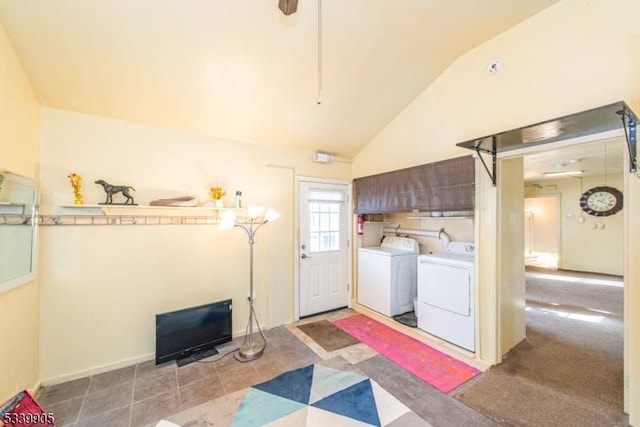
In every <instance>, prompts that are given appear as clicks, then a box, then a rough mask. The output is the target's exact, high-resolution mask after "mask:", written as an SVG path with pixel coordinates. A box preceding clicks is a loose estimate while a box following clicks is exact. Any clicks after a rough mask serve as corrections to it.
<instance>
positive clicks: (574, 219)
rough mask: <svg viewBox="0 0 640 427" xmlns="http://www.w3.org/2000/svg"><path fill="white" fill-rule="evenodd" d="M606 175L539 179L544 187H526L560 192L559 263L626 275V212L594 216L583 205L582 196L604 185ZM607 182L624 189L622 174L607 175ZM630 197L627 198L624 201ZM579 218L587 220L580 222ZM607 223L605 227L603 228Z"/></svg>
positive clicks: (528, 192) (539, 192)
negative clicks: (580, 202)
mask: <svg viewBox="0 0 640 427" xmlns="http://www.w3.org/2000/svg"><path fill="white" fill-rule="evenodd" d="M604 183H605V178H604V176H595V177H584V178H583V179H582V183H581V180H580V179H576V178H565V179H558V180H551V181H547V180H545V181H540V182H538V184H540V186H541V187H542V188H541V189H539V188H537V187H535V186H527V187H526V195H527V196H532V195H542V194H559V195H560V217H561V218H562V219H561V230H562V231H561V244H560V246H561V252H560V264H559V267H560V268H563V269H566V270H576V271H591V272H595V273H605V274H615V275H618V276H622V275H623V234H624V216H623V215H622V214H617V215H612V216H609V217H594V216H591V215H587V214H586V213H583V212H582V210H581V209H580V204H579V201H580V196H581V195H582V193H583V192H584V191H586V190H588V189H589V188H592V187H595V186H599V185H604ZM606 183H607V185H609V186H611V187H615V188H618V189H620V190H622V188H623V175H622V174H615V175H607V178H606ZM628 200H629V198H628V197H626V198H625V202H627V201H628ZM580 218H582V219H583V220H584V222H580ZM601 227H604V228H601Z"/></svg>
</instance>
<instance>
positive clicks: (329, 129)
mask: <svg viewBox="0 0 640 427" xmlns="http://www.w3.org/2000/svg"><path fill="white" fill-rule="evenodd" d="M319 1H322V2H321V3H320V4H319ZM558 1H559V0H482V1H478V0H348V1H345V0H300V1H299V6H298V12H297V13H295V14H293V15H291V16H289V17H285V16H284V15H283V14H282V13H281V12H280V11H279V10H278V8H277V4H278V0H224V1H223V0H49V1H42V0H0V20H1V21H2V24H3V26H4V28H5V30H6V31H7V33H8V35H9V37H10V40H11V41H12V43H13V45H14V47H15V49H16V51H17V52H18V55H19V57H20V58H21V61H22V62H23V65H24V68H25V70H26V72H27V74H28V76H29V78H30V79H31V82H32V85H33V87H34V89H35V91H36V93H37V95H38V97H39V99H40V101H41V103H42V104H43V105H45V106H49V107H53V108H60V109H64V110H71V111H78V112H83V113H89V114H95V115H100V116H105V117H113V118H118V119H124V120H128V121H133V122H139V123H145V124H150V125H156V126H162V127H167V128H174V129H180V130H185V131H189V132H196V133H202V134H206V135H211V136H215V137H220V138H225V139H229V140H235V141H247V142H253V143H257V144H262V145H269V146H277V147H283V148H289V149H297V150H307V151H316V150H322V151H326V152H330V153H333V154H335V155H338V156H343V157H352V156H353V155H355V154H356V153H357V152H358V151H359V150H360V149H361V148H362V147H363V146H364V145H365V144H367V143H368V142H369V141H370V140H371V138H372V137H374V136H375V135H376V134H377V133H378V132H379V131H380V130H381V129H382V128H383V127H384V126H385V125H386V124H387V123H388V122H389V121H390V120H392V119H393V117H395V115H397V114H398V113H399V112H400V111H401V110H402V109H403V108H404V107H405V106H407V105H408V104H409V103H410V102H411V101H412V100H413V99H414V98H415V97H416V96H417V95H418V94H420V93H421V92H422V91H423V90H424V89H425V88H426V87H427V86H428V85H429V84H430V83H431V82H432V81H433V80H434V79H435V78H436V77H437V76H438V75H439V74H440V73H442V72H443V70H445V69H446V68H447V67H448V66H449V65H450V64H451V63H452V62H453V61H455V59H456V58H457V57H459V56H460V55H462V54H464V53H465V52H467V51H469V50H470V49H473V48H474V47H475V46H477V45H479V44H482V43H483V42H485V41H486V40H488V39H490V38H492V37H494V36H495V35H497V34H499V33H501V32H503V31H505V30H507V29H509V28H510V27H512V26H514V25H517V24H518V23H519V22H521V21H522V20H524V19H526V18H528V17H530V16H531V15H533V14H535V13H537V12H539V11H541V10H542V9H544V8H546V7H548V6H550V5H552V4H554V3H556V2H558ZM319 5H321V6H322V13H321V16H322V35H321V37H319V31H318V26H319V19H318V18H319ZM319 40H321V42H322V43H321V45H322V49H321V62H322V63H321V66H319V64H318V62H319V61H318V60H319ZM490 59H492V58H488V60H490ZM319 70H320V71H319ZM320 76H321V86H322V88H321V91H320V90H319V82H320V79H319V77H320ZM318 102H320V103H318Z"/></svg>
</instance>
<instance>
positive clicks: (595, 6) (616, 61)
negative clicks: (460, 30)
mask: <svg viewBox="0 0 640 427" xmlns="http://www.w3.org/2000/svg"><path fill="white" fill-rule="evenodd" d="M637 16H640V2H638V1H636V0H614V1H581V0H565V1H563V2H560V3H558V4H556V5H554V6H552V7H550V8H548V9H546V10H544V11H543V12H541V13H540V14H538V15H536V16H534V17H532V18H530V19H529V20H527V21H525V22H523V23H522V24H520V25H518V26H517V27H515V28H512V29H510V30H508V31H506V32H504V33H502V34H501V35H499V36H497V37H495V38H494V39H492V40H490V41H489V42H487V43H484V44H482V45H481V46H478V47H477V48H475V49H474V50H472V51H471V52H469V53H467V54H465V55H463V56H461V57H460V58H458V60H456V62H454V63H453V64H452V65H451V66H450V67H449V68H448V69H447V70H446V71H445V72H444V73H442V75H441V76H440V77H439V78H438V79H437V80H436V81H435V82H434V83H433V84H432V85H430V86H429V87H428V88H427V89H426V90H425V91H424V92H423V93H422V94H420V95H419V96H418V97H417V98H416V99H415V100H414V102H413V103H411V104H410V105H409V106H408V107H407V108H406V109H405V110H404V111H403V112H401V113H400V114H399V115H398V116H397V117H396V118H395V119H394V120H393V121H392V122H391V123H389V124H388V125H387V126H386V127H385V129H384V130H383V131H382V132H381V133H380V134H379V135H377V136H376V137H375V138H374V139H373V141H372V142H371V143H370V144H369V145H368V146H367V147H366V148H365V149H364V150H362V151H361V152H360V153H359V154H358V156H356V158H355V159H354V164H353V174H354V177H360V176H366V175H370V174H374V173H379V172H384V171H389V170H394V169H400V168H405V167H409V166H412V165H416V164H423V163H429V162H433V161H437V160H441V159H445V158H451V157H457V156H460V155H464V154H466V153H467V151H465V150H461V149H459V148H458V147H456V146H455V144H456V143H458V142H461V141H465V140H469V139H474V138H478V137H481V136H484V135H491V134H492V133H496V132H500V131H505V130H508V129H513V128H517V127H520V126H524V125H528V124H532V123H536V122H539V121H543V120H546V119H551V118H554V117H560V116H563V115H566V114H570V113H574V112H577V111H582V110H586V109H589V108H593V107H596V106H600V105H605V104H609V103H612V102H616V101H620V100H624V101H627V102H630V103H631V105H632V107H634V108H635V111H638V110H637V108H638V105H640V100H639V99H638V91H637V90H638V87H639V86H638V79H637V76H638V75H640V63H639V61H638V60H637V59H636V58H637V57H638V55H639V54H640V51H638V48H639V46H640V43H639V42H638V39H639V34H640V27H638V25H637ZM494 58H501V59H502V61H503V65H502V68H501V69H500V71H499V72H498V73H495V74H489V73H487V71H486V68H487V65H488V64H489V63H490V62H491V61H492V60H493V59H494ZM482 173H484V172H482ZM633 181H634V182H633V183H631V184H629V187H630V188H635V187H634V186H635V185H636V183H635V181H637V180H635V178H634V179H633ZM485 184H486V183H485ZM478 193H479V194H478V196H479V197H480V199H477V200H478V202H479V203H478V204H477V206H476V213H477V214H476V224H477V225H476V226H477V228H478V230H477V232H476V234H477V236H478V237H477V240H478V242H477V243H478V246H477V247H478V250H479V251H481V253H480V258H479V269H480V272H479V275H480V276H479V277H480V282H479V286H480V289H479V291H480V295H481V299H480V308H481V310H482V315H481V318H480V321H481V336H480V352H479V353H480V357H482V358H484V359H485V360H487V361H489V362H492V361H493V362H495V361H498V360H499V356H500V355H499V354H497V352H499V351H500V347H501V346H499V345H498V344H497V342H496V340H495V339H494V338H495V334H496V333H497V332H496V331H497V329H496V325H495V321H496V319H494V315H493V312H492V310H491V308H492V307H493V306H494V305H495V304H496V301H495V298H498V294H497V289H496V286H498V284H497V282H496V276H495V275H496V271H495V269H496V268H497V266H498V262H499V260H498V259H493V258H494V257H495V252H494V251H495V248H493V247H491V245H490V242H491V241H492V236H494V235H495V233H496V232H497V229H495V228H494V227H495V226H496V224H495V223H494V221H493V219H492V218H495V217H496V215H497V206H498V204H497V203H494V201H493V197H495V196H496V194H495V191H494V190H492V189H491V188H490V186H486V185H484V184H482V183H480V184H478ZM634 208H635V207H634V205H633V204H632V203H628V204H627V207H625V211H626V212H625V217H629V216H630V218H635V217H637V216H638V215H639V214H640V212H638V211H634ZM628 231H629V232H630V233H633V232H634V231H636V230H633V229H631V227H629V230H628ZM626 234H627V235H628V234H629V233H626ZM487 239H488V240H487ZM638 241H640V238H638V236H637V235H636V236H633V235H631V236H630V237H629V238H628V243H627V245H626V248H627V251H626V252H625V263H627V265H628V264H630V263H631V260H633V259H637V256H638V252H640V247H639V246H638V245H640V243H637V242H638ZM485 242H486V244H485ZM636 264H637V263H636ZM626 272H630V274H628V275H626V277H625V281H626V282H627V283H634V281H633V280H634V279H635V283H638V277H636V276H637V275H636V274H635V273H636V271H635V270H634V268H633V267H628V268H627V270H626ZM632 276H633V277H632ZM629 299H631V301H629ZM626 303H627V304H630V305H628V306H629V307H634V306H636V305H638V303H640V299H639V298H638V294H637V293H634V292H633V291H629V292H628V293H627V301H626ZM639 316H640V314H638V313H637V311H633V313H629V312H628V315H627V317H626V318H625V325H627V329H629V330H628V331H627V334H628V335H627V336H628V337H632V338H637V337H638V334H639V332H638V330H637V329H640V327H639V326H637V325H640V317H639ZM634 328H635V329H634ZM627 344H628V345H627V349H628V351H627V353H626V358H627V359H628V360H640V353H639V349H640V347H639V346H638V345H637V344H630V343H627ZM629 384H630V387H629V390H630V393H629V394H630V397H629V398H630V403H629V407H630V410H631V422H632V424H638V423H640V372H639V371H638V369H637V367H636V368H635V369H634V367H633V366H631V367H630V369H629Z"/></svg>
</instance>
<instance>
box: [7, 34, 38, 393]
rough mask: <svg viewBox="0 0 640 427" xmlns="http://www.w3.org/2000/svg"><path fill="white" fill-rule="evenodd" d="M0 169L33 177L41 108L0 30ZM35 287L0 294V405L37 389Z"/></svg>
mask: <svg viewBox="0 0 640 427" xmlns="http://www.w3.org/2000/svg"><path fill="white" fill-rule="evenodd" d="M0 93H1V94H2V96H0V134H1V135H2V137H1V138H0V153H1V154H0V169H1V168H5V169H8V170H11V171H12V172H16V173H19V174H21V175H27V176H30V177H34V178H36V177H37V166H38V142H39V135H40V105H39V103H38V99H37V98H36V96H35V93H34V92H33V89H32V88H31V84H30V83H29V80H28V79H27V77H26V74H25V73H24V70H23V69H22V66H21V65H20V62H19V60H18V58H17V56H16V54H15V51H14V50H13V47H12V46H11V44H10V42H9V40H8V39H7V35H6V33H5V31H4V28H2V26H0ZM39 308H40V301H39V285H38V281H37V280H35V281H32V282H30V283H27V284H26V285H23V286H20V287H18V288H15V289H13V290H11V291H9V292H6V293H4V294H0V313H2V318H3V321H2V327H0V342H1V343H3V345H2V351H0V402H2V401H4V400H6V399H7V398H9V397H11V396H12V395H14V394H15V393H17V392H18V391H20V390H22V389H25V388H27V389H33V388H34V387H36V386H37V384H38V377H39V372H38V369H39V367H38V364H39V360H40V358H39V354H38V351H39V350H38V345H39V342H38V341H39V331H38V329H39V325H40V321H39V316H40V315H39Z"/></svg>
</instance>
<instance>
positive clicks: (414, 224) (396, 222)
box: [384, 213, 474, 254]
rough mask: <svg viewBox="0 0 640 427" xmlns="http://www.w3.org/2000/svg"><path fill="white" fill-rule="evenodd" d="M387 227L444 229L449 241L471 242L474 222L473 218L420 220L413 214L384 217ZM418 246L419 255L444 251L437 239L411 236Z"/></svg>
mask: <svg viewBox="0 0 640 427" xmlns="http://www.w3.org/2000/svg"><path fill="white" fill-rule="evenodd" d="M384 220H385V222H387V224H386V226H387V227H398V226H400V228H408V229H416V230H435V231H437V230H440V229H444V230H445V232H446V233H447V235H448V236H449V238H450V239H451V240H455V241H467V242H469V241H471V242H472V241H473V240H474V236H473V233H474V222H473V218H467V217H465V218H463V217H460V218H453V217H450V218H431V217H425V218H422V217H420V216H417V215H416V214H414V213H402V214H393V215H385V216H384ZM411 237H413V238H415V239H416V240H417V241H418V243H419V244H420V253H422V254H428V253H432V252H440V251H442V250H443V249H444V246H443V243H442V241H441V240H440V239H438V238H437V237H426V236H411Z"/></svg>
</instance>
